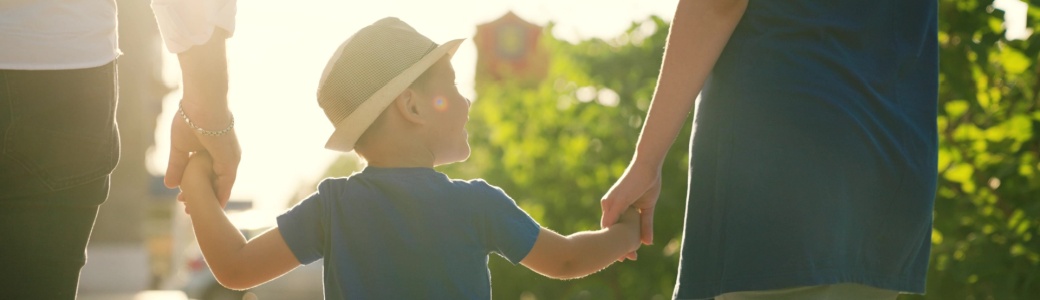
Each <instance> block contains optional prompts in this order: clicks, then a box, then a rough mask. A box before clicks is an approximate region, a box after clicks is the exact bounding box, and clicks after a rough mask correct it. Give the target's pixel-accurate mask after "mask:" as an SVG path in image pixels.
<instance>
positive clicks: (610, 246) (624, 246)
mask: <svg viewBox="0 0 1040 300" xmlns="http://www.w3.org/2000/svg"><path fill="white" fill-rule="evenodd" d="M637 248H639V215H638V213H637V212H636V210H635V209H629V210H628V211H626V212H625V213H624V214H622V216H621V220H619V221H618V223H614V225H611V226H610V227H607V228H604V229H600V230H597V231H582V232H578V233H575V234H572V235H570V236H562V235H560V234H559V233H556V232H553V231H552V230H549V229H546V228H544V227H543V228H542V229H541V232H539V233H538V239H537V240H535V242H534V247H532V248H531V251H530V252H529V253H528V254H527V256H526V257H524V259H523V260H521V261H520V264H523V265H524V266H526V267H528V268H530V269H531V270H533V271H535V272H538V273H539V274H542V275H545V276H547V277H551V278H556V279H571V278H579V277H583V276H586V275H589V274H592V273H596V272H598V271H599V270H602V269H603V268H606V267H607V266H610V264H611V263H613V262H614V261H617V260H619V259H621V258H622V257H624V256H625V255H626V254H628V253H629V252H633V251H635V250H636V249H637Z"/></svg>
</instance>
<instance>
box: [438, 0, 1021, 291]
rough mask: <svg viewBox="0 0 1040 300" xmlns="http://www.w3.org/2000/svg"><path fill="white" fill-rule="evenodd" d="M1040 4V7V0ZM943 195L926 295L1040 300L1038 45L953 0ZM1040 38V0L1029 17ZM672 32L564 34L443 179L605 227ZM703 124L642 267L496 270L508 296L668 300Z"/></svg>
mask: <svg viewBox="0 0 1040 300" xmlns="http://www.w3.org/2000/svg"><path fill="white" fill-rule="evenodd" d="M1034 2H1035V1H1034ZM939 9H940V11H939V17H940V19H939V31H940V32H939V36H938V37H937V38H938V40H939V43H940V76H939V79H940V90H939V105H938V110H939V118H938V120H937V124H938V128H939V134H940V153H939V169H938V170H937V171H938V172H939V175H940V176H939V188H938V191H937V194H938V195H937V198H936V200H935V216H934V218H935V229H934V231H933V236H932V243H933V248H932V257H931V264H930V270H929V274H928V276H929V277H928V287H927V293H928V294H927V296H919V295H903V296H902V298H907V299H919V298H928V299H1001V300H1003V299H1036V297H1037V295H1040V201H1038V200H1040V157H1038V156H1040V155H1038V153H1040V140H1038V130H1037V128H1040V124H1038V123H1040V110H1038V106H1040V82H1038V81H1040V66H1038V64H1037V60H1038V55H1040V34H1036V35H1032V36H1031V37H1029V38H1028V39H1027V40H1014V41H1009V40H1007V39H1006V38H1005V37H1004V31H1005V28H1004V21H1003V12H1002V11H1000V10H996V9H993V7H992V1H991V0H940V8H939ZM1028 16H1029V19H1030V20H1031V22H1030V23H1029V24H1030V26H1031V27H1032V29H1033V30H1034V31H1035V32H1038V33H1040V22H1036V20H1040V3H1032V4H1031V5H1030V7H1029V10H1028ZM667 28H668V24H667V23H665V22H664V21H662V20H661V19H659V18H656V17H653V18H651V19H649V20H647V21H645V22H642V23H637V24H632V26H631V28H630V29H629V30H628V31H627V32H625V33H624V34H622V35H620V36H618V37H616V38H613V39H610V40H601V39H589V40H585V41H581V42H578V43H576V44H573V43H568V42H564V41H559V40H556V39H554V38H552V36H551V34H548V33H549V32H552V30H551V25H550V28H548V29H546V31H545V32H546V33H547V34H544V35H543V39H542V44H543V45H544V46H545V50H546V51H547V53H548V56H549V57H550V61H551V63H550V66H551V67H550V70H549V72H548V75H547V77H546V78H545V80H543V81H541V82H538V83H536V84H534V85H533V86H532V85H530V84H527V83H523V84H522V83H517V82H496V83H487V84H481V85H480V86H478V87H477V93H478V97H477V99H474V100H475V101H474V103H473V106H472V108H471V109H472V110H471V113H470V124H469V126H468V129H469V132H470V144H471V146H472V149H473V152H472V155H471V157H470V159H469V160H468V161H466V162H463V163H457V164H452V165H448V166H443V167H440V168H439V169H440V170H441V171H444V172H446V173H448V174H450V175H451V176H452V177H456V178H484V179H486V180H488V182H490V183H491V184H494V185H498V186H500V187H502V188H503V189H504V190H505V191H506V193H508V194H509V195H510V196H512V197H513V198H514V199H515V200H516V201H517V203H518V204H519V205H520V206H521V207H522V208H523V209H525V210H526V211H528V212H529V213H530V214H531V215H532V216H533V217H534V218H535V219H536V220H538V222H540V223H541V224H542V225H544V226H547V227H549V228H552V229H554V230H557V231H559V232H561V233H564V234H569V233H572V232H575V231H579V230H590V229H597V228H598V227H599V226H598V221H599V217H600V207H599V199H600V197H601V196H602V195H603V194H604V193H605V192H606V190H607V189H608V188H609V187H610V186H611V184H613V182H614V180H616V179H617V178H618V176H620V175H621V173H622V171H623V170H624V168H625V166H626V164H627V162H628V159H629V158H630V157H631V155H632V151H633V149H634V144H635V139H636V137H637V136H638V133H639V128H640V126H641V125H642V121H643V120H642V118H643V117H644V116H645V114H646V109H647V107H648V106H649V103H650V98H651V95H652V93H653V88H654V84H655V81H656V78H657V74H658V70H659V67H660V63H661V54H662V51H663V48H664V42H665V37H666V35H667ZM688 136H689V128H686V129H684V131H683V132H682V133H681V134H680V138H679V139H678V140H677V142H676V144H675V146H674V147H673V149H672V150H671V152H670V154H669V156H668V158H667V160H666V162H665V164H664V166H665V167H664V171H663V172H664V174H663V175H664V180H665V181H664V182H663V190H662V193H661V200H660V201H659V204H658V207H659V209H658V212H657V218H656V222H655V223H656V226H655V234H656V238H655V240H656V244H655V245H652V246H645V247H643V248H641V249H640V250H639V260H638V261H635V262H624V263H620V264H615V265H613V266H611V267H610V268H608V269H607V270H604V271H602V272H600V273H597V274H594V275H591V276H589V277H586V278H583V279H578V280H569V281H560V280H552V279H547V278H544V277H542V276H540V275H538V274H535V273H534V272H531V271H529V270H527V269H526V268H523V267H519V266H512V265H510V264H509V263H508V262H506V261H505V260H504V259H501V258H492V259H491V262H490V265H491V272H492V280H493V283H492V284H493V293H494V295H493V296H494V298H495V299H516V298H521V299H666V298H670V297H671V291H672V287H673V284H674V282H675V276H676V271H677V265H678V255H679V253H678V248H679V241H680V239H681V238H682V232H681V229H682V216H683V213H684V210H685V197H686V185H687V182H686V178H687V165H688V163H687V162H688V157H687V156H688V149H687V144H686V142H687V141H688V139H687V138H686V137H688Z"/></svg>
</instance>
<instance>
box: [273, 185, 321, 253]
mask: <svg viewBox="0 0 1040 300" xmlns="http://www.w3.org/2000/svg"><path fill="white" fill-rule="evenodd" d="M322 185H324V183H323V184H321V185H319V186H318V191H317V192H314V193H313V194H311V195H310V196H307V198H306V199H303V201H300V203H298V204H296V206H293V207H292V208H290V209H289V210H288V211H286V212H285V213H282V215H280V216H278V230H279V231H281V233H282V239H284V240H285V244H286V245H288V246H289V250H292V253H293V255H295V256H296V260H298V261H299V262H300V264H304V265H306V264H309V263H312V262H314V261H316V260H318V259H321V258H322V257H323V256H324V249H325V248H326V247H325V244H326V242H327V241H326V234H325V226H324V222H325V220H326V218H325V203H324V202H325V201H324V199H323V197H322V189H321V186H322Z"/></svg>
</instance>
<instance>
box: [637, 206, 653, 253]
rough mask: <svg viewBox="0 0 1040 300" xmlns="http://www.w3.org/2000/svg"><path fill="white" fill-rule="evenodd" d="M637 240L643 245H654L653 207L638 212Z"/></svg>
mask: <svg viewBox="0 0 1040 300" xmlns="http://www.w3.org/2000/svg"><path fill="white" fill-rule="evenodd" d="M639 239H640V240H641V241H643V244H646V245H652V244H653V243H654V207H653V206H651V207H649V208H644V209H641V210H639Z"/></svg>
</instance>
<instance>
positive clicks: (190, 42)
mask: <svg viewBox="0 0 1040 300" xmlns="http://www.w3.org/2000/svg"><path fill="white" fill-rule="evenodd" d="M236 11H237V3H236V0H152V12H153V13H155V21H156V23H158V24H159V32H160V33H161V34H162V37H163V41H164V42H166V49H167V50H169V51H170V52H172V53H180V52H184V51H186V50H188V49H190V48H191V47H192V46H195V45H201V44H204V43H206V41H209V39H210V37H211V36H213V31H214V30H215V29H216V28H222V29H224V30H227V32H228V34H234V32H235V12H236Z"/></svg>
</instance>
